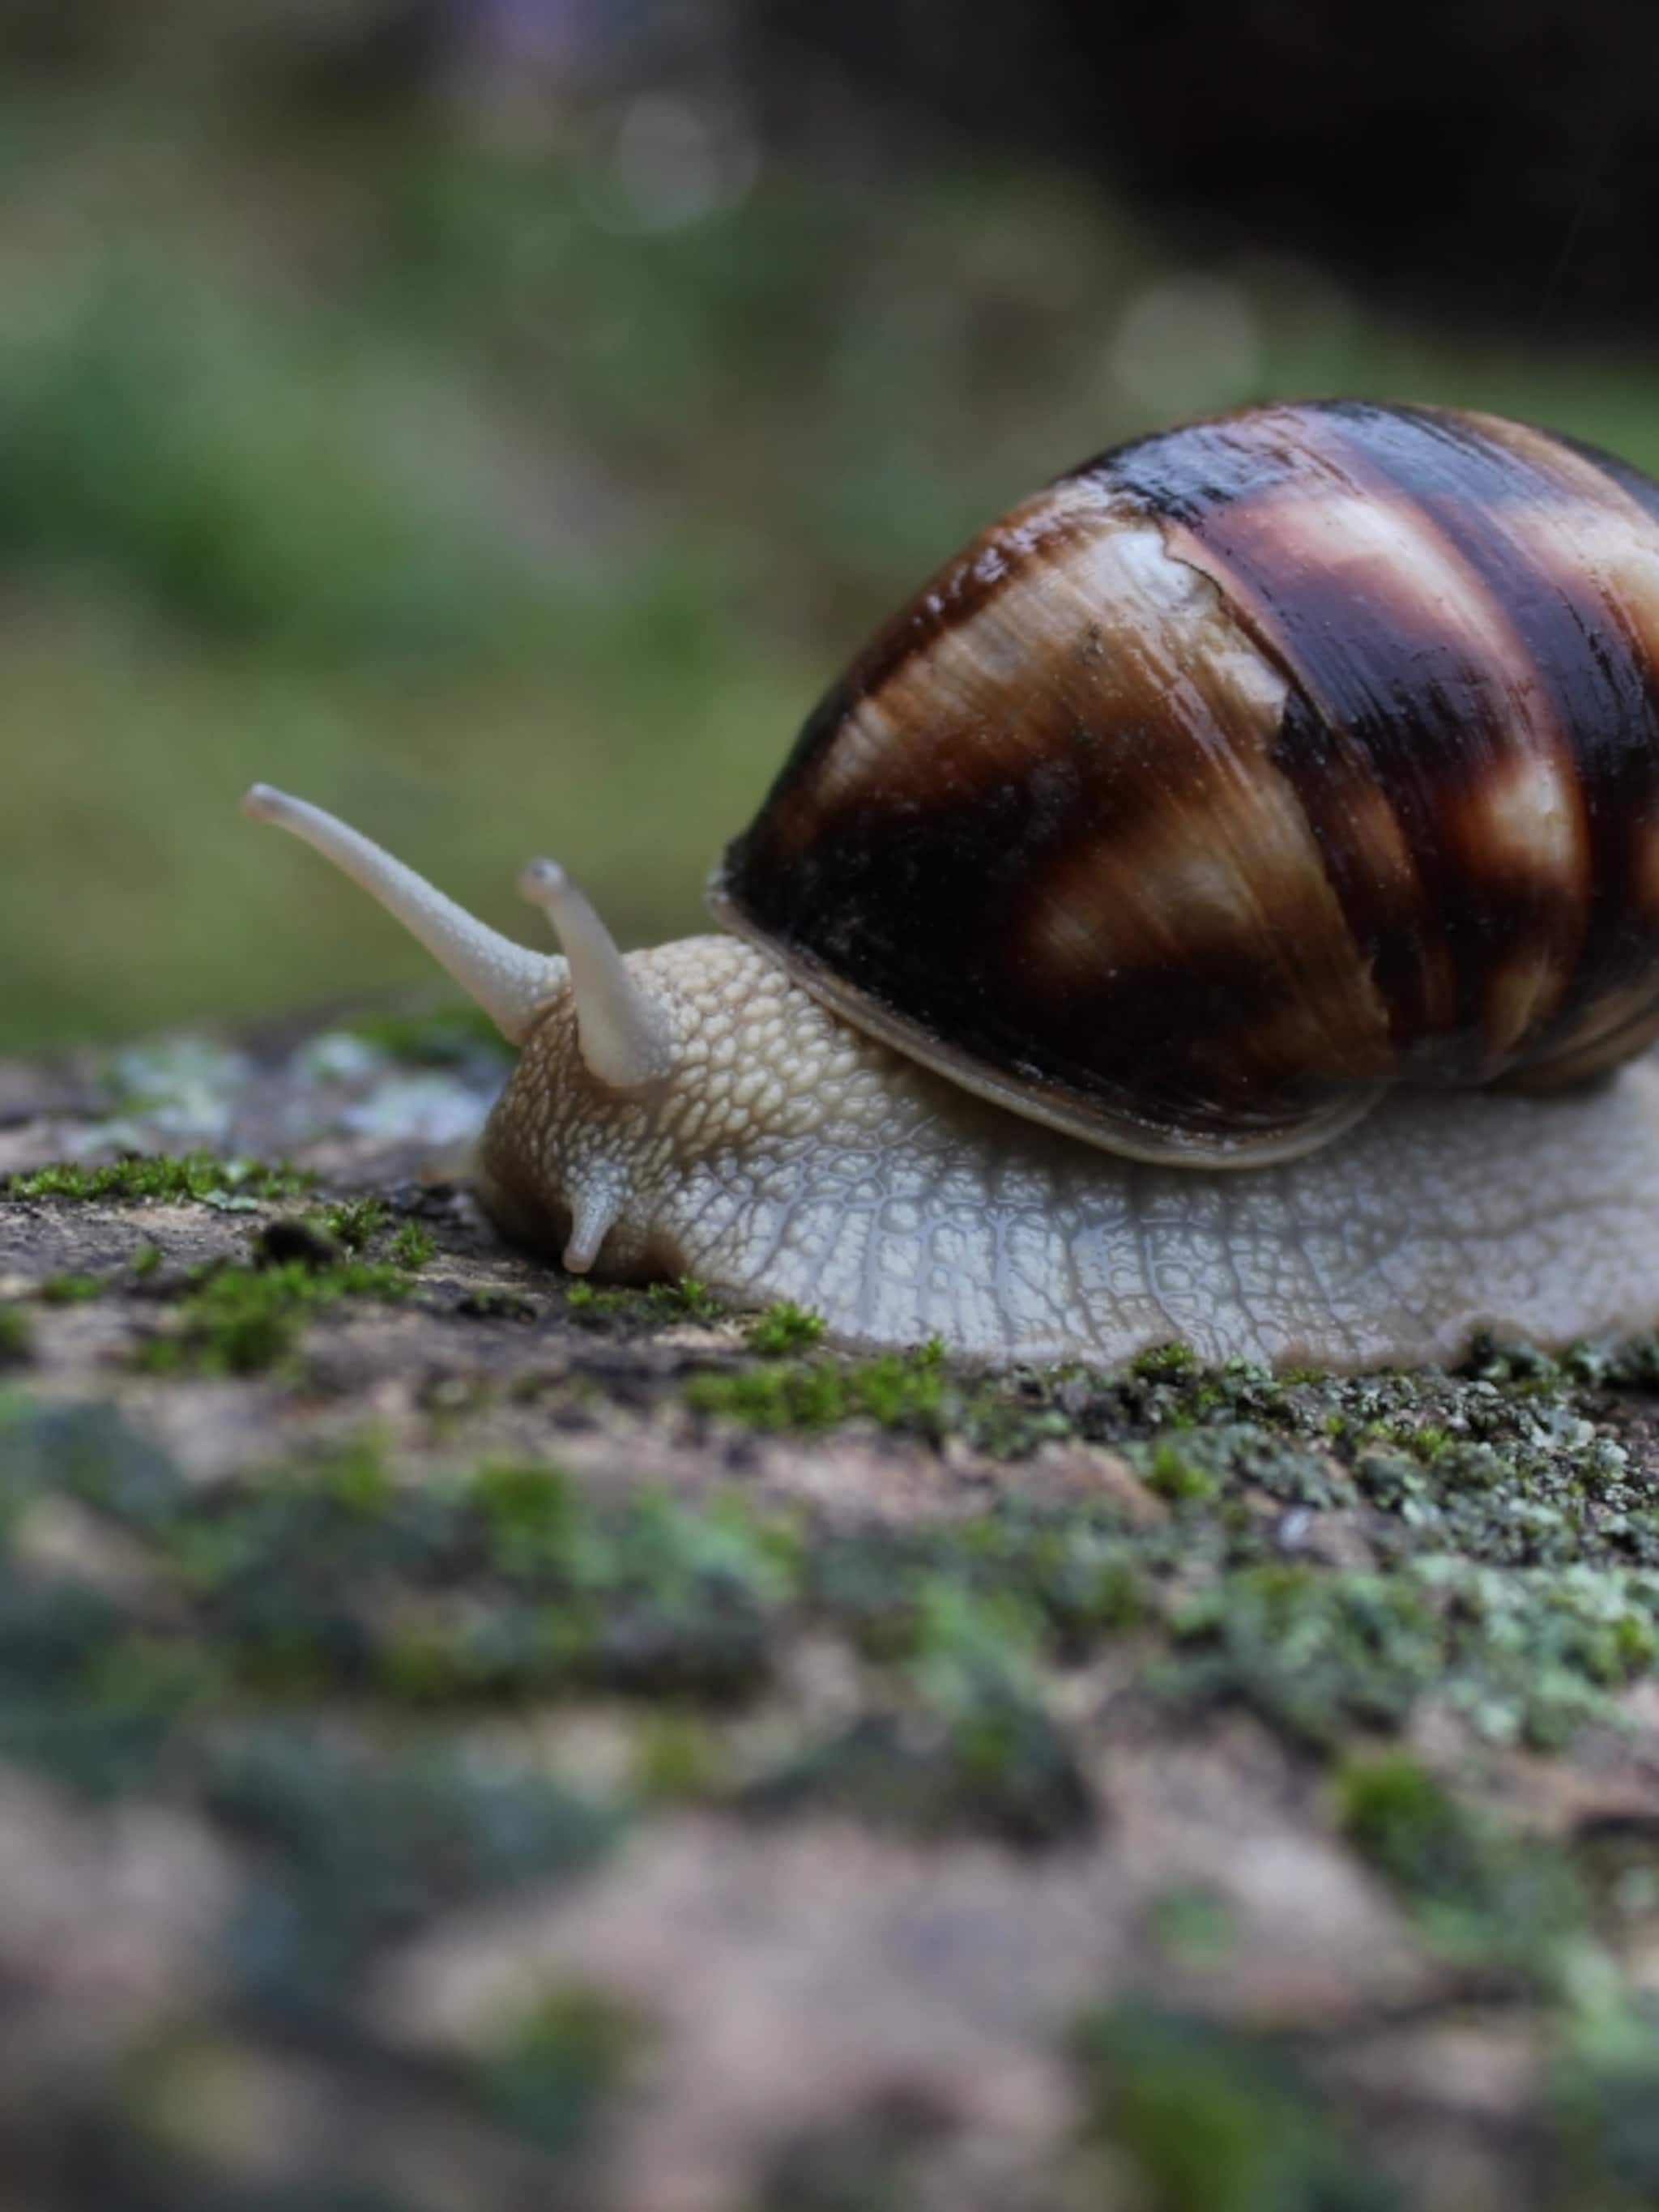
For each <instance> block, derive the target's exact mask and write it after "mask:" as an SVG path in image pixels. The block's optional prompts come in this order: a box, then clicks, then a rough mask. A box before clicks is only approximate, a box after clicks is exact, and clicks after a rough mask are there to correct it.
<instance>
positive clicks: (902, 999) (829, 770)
mask: <svg viewBox="0 0 1659 2212" xmlns="http://www.w3.org/2000/svg"><path fill="white" fill-rule="evenodd" d="M1656 666H1659V490H1656V489H1655V487H1653V486H1652V485H1651V484H1650V483H1647V480H1646V479H1644V478H1641V477H1638V476H1637V475H1636V474H1635V472H1634V471H1629V470H1627V469H1626V468H1625V467H1624V466H1623V465H1621V464H1617V463H1613V462H1609V461H1607V459H1605V457H1601V456H1595V455H1591V454H1589V453H1586V451H1585V450H1584V449H1581V448H1578V447H1573V446H1571V445H1569V444H1567V443H1565V441H1557V440H1554V439H1552V438H1550V437H1548V436H1547V435H1546V434H1544V433H1542V432H1538V431H1534V430H1529V429H1527V428H1523V427H1522V426H1519V425H1514V424H1508V423H1502V422H1496V421H1495V420H1494V418H1491V417H1486V416H1451V415H1446V414H1441V413H1437V412H1431V411H1430V410H1401V409H1383V408H1370V407H1365V406H1364V405H1361V404H1357V403H1328V404H1303V405H1298V406H1285V407H1279V408H1264V409H1257V410H1246V411H1245V412H1244V413H1243V414H1241V415H1238V416H1231V417H1226V418H1222V419H1221V420H1220V421H1219V422H1212V423H1207V424H1198V425H1194V426H1190V427H1188V428H1186V429H1183V430H1176V431H1174V432H1170V433H1166V434H1164V435H1162V436H1161V437H1157V438H1152V439H1149V440H1145V441H1139V443H1137V444H1136V445H1133V446H1131V447H1125V448H1121V449H1120V450H1119V451H1118V452H1117V453H1114V454H1109V455H1107V456H1104V457H1103V459H1101V460H1100V461H1097V462H1095V463H1091V464H1090V465H1087V466H1086V467H1085V468H1084V469H1083V470H1080V471H1076V472H1074V473H1073V475H1072V476H1070V477H1066V478H1062V479H1060V482H1059V483H1056V484H1055V485H1053V486H1051V487H1049V488H1048V490H1047V491H1046V492H1043V493H1041V494H1039V495H1036V498H1034V499H1033V500H1031V501H1026V502H1025V503H1024V505H1023V506H1022V507H1016V508H1015V509H1014V510H1013V511H1012V513H1011V514H1009V515H1008V516H1006V517H1004V518H1003V519H1002V520H1000V522H999V523H997V524H995V525H994V526H992V527H991V529H989V530H988V531H987V532H984V533H983V534H982V536H981V538H979V539H977V540H975V543H974V544H973V545H971V546H969V548H968V549H967V550H966V551H965V552H964V553H963V555H962V556H959V558H958V559H957V561H956V562H952V563H951V564H949V566H947V568H945V570H943V571H941V572H940V574H939V576H938V577H937V578H935V579H934V580H933V582H932V583H931V584H930V585H929V586H927V587H926V588H925V589H924V591H923V592H921V593H919V594H918V595H917V598H916V599H915V600H914V601H913V602H912V603H911V604H910V605H909V606H908V608H907V609H905V610H904V611H902V613H901V615H900V616H899V617H896V620H895V622H894V623H892V624H890V626H889V627H888V629H886V630H885V631H884V632H883V633H882V634H881V635H880V636H879V637H878V639H877V640H876V641H875V642H874V644H873V645H872V647H870V648H869V650H868V651H867V652H866V654H865V655H864V656H863V657H862V658H861V659H860V661H859V662H857V663H855V664H854V668H853V669H852V670H851V671H849V673H848V676H847V678H844V679H843V680H842V684H840V685H838V686H837V687H836V690H834V691H832V692H831V693H830V695H829V697H828V698H827V699H826V701H825V702H823V705H822V706H821V707H820V708H819V709H818V710H817V713H816V714H814V715H813V716H812V718H811V720H809V722H808V724H807V726H806V728H805V731H804V732H802V735H801V738H800V739H799V742H798V744H797V745H796V748H795V750H794V751H793V754H792V755H791V757H790V759H789V761H788V762H787V763H786V766H785V768H784V769H783V771H782V773H781V775H780V777H779V779H778V781H777V783H776V785H775V787H774V790H773V792H772V793H771V794H770V796H769V799H767V801H766V803H765V805H763V808H762V810H761V812H760V814H759V816H758V817H757V820H756V822H755V823H753V824H752V825H751V826H750V829H749V830H747V831H746V832H745V833H744V835H743V836H741V837H740V838H739V839H738V840H737V841H736V842H735V843H734V844H733V846H732V848H731V849H730V851H729V852H728V854H727V855H726V859H725V861H724V862H723V863H722V866H721V868H720V871H719V872H718V873H717V877H716V879H715V884H714V889H713V891H712V894H711V897H712V902H713V904H714V910H715V913H716V915H717V917H718V918H719V919H720V920H721V921H723V922H725V923H726V924H727V926H728V927H730V928H731V929H732V930H734V931H736V932H738V934H737V935H734V936H716V937H699V938H692V939H685V940H684V941H682V942H679V943H677V944H671V945H662V946H659V947H656V948H653V949H648V950H645V951H635V952H632V953H629V954H626V955H623V954H622V953H620V952H618V951H617V948H616V946H615V945H614V944H613V943H612V941H611V938H610V937H609V935H608V933H606V932H605V928H604V927H603V925H602V924H601V923H600V922H599V919H598V917H597V916H596V915H595V914H594V913H593V910H592V908H591V906H589V904H588V903H587V902H586V899H585V898H583V897H582V896H581V894H580V892H578V891H577V890H575V889H574V886H572V885H571V884H569V882H568V879H567V878H565V876H564V875H563V872H562V871H561V870H560V869H558V868H556V866H553V864H552V863H550V862H546V861H538V862H533V863H532V865H531V866H530V867H529V868H528V869H526V872H525V875H524V878H522V881H521V888H522V890H524V892H525V895H526V896H527V897H528V898H530V899H531V900H532V902H534V903H535V904H537V905H538V906H540V907H541V908H543V909H544V911H545V913H546V914H547V915H548V917H549V919H550V921H551V922H552V924H553V926H554V927H555V929H556V933H557V935H558V938H559V940H560V943H561V945H562V948H563V957H550V956H544V955H542V954H538V953H535V952H532V951H527V950H526V949H525V948H523V947H521V946H520V945H514V944H513V943H511V942H509V941H508V940H507V939H503V938H501V937H500V936H498V935H496V934H495V933H494V932H493V931H490V930H489V929H487V928H486V927H484V926H483V924H481V923H479V922H477V921H475V920H474V919H472V918H471V916H469V915H465V913H464V912H463V911H462V910H461V909H460V908H458V907H456V906H454V905H453V903H452V902H450V901H449V900H447V899H446V898H445V897H443V896H442V895H441V893H439V892H437V891H436V890H434V889H432V887H431V886H429V885H428V884H425V883H424V882H423V881H422V879H421V878H419V877H417V876H416V875H415V874H414V873H413V872H411V871H410V870H408V869H406V868H404V866H402V865H401V864H400V863H398V862H397V861H395V860H392V859H391V858H390V857H389V856H388V855H387V854H385V853H383V852H381V851H380V848H378V847H376V846H374V845H373V844H371V843H370V842H368V840H367V839H365V838H363V837H362V836H359V835H358V834H357V833H356V832H355V831H354V830H351V829H348V828H346V827H345V825H344V824H343V823H339V822H337V821H336V820H334V819H333V817H330V816H328V815H326V814H324V813H322V812H321V811H319V810H318V809H316V808H313V807H311V806H308V805H305V804H304V803H303V802H301V801H300V800H297V799H289V798H286V797H285V796H283V794H281V793H276V792H274V791H271V790H270V789H269V788H268V787H264V786H256V787H254V789H253V790H252V792H250V793H249V794H248V796H247V799H246V801H245V805H246V811H248V812H250V813H251V814H252V815H254V816H255V817H258V818H259V819H262V820H266V821H271V822H275V823H278V824H279V825H280V826H282V827H283V828H285V829H289V830H291V831H293V832H294V833H295V834H296V835H297V836H301V837H302V838H304V839H305V840H306V841H307V842H308V843H310V844H312V845H313V846H314V847H315V848H317V849H318V850H319V852H321V853H323V854H325V855H326V856H327V857H328V858H329V859H330V860H332V861H334V862H335V864H336V865H337V866H340V867H341V868H343V870H344V871H345V872H347V873H348V874H349V875H351V876H352V877H353V878H355V879H356V881H358V882H359V883H360V884H362V885H363V887H364V888H365V889H366V890H368V891H369V892H370V893H371V894H372V895H373V896H375V897H376V898H378V899H379V900H380V902H381V903H382V904H384V905H385V906H386V907H387V908H389V909H390V910H391V911H392V913H393V914H394V915H396V916H397V917H398V919H399V920H400V921H403V922H404V924H405V926H406V927H409V928H410V930H412V931H413V933H415V935H416V936H417V937H418V938H419V939H421V940H422V943H423V944H425V945H427V947H428V950H429V951H432V952H433V953H434V954H435V957H437V958H438V959H439V960H440V961H441V962H442V963H443V964H444V965H445V966H446V967H447V969H449V971H450V973H451V974H452V975H453V976H454V977H455V979H456V980H457V981H459V983H460V984H461V985H462V987H464V988H465V989H466V990H468V991H469V992H470V993H471V995H472V996H473V997H474V998H475V999H476V1000H477V1001H478V1002H479V1003H480V1004H481V1005H482V1006H484V1007H485V1008H486V1009H487V1011H488V1012H489V1013H490V1015H491V1016H492V1017H493V1018H494V1019H495V1021H496V1023H497V1024H498V1025H499V1026H500V1028H501V1030H502V1031H503V1033H504V1034H505V1035H506V1036H507V1037H508V1038H509V1039H511V1040H512V1041H513V1042H514V1043H516V1044H517V1045H518V1046H519V1047H520V1059H519V1062H518V1065H517V1066H516V1068H515V1070H514V1072H513V1075H512V1076H511V1078H510V1079H509V1080H508V1082H507V1086H506V1089H505V1091H503V1093H502V1096H501V1099H500V1100H499V1101H498V1103H496V1105H495V1109H494V1110H493V1111H492V1113H491V1115H490V1116H489V1121H488V1124H487V1126H486V1127H485V1129H484V1132H483V1137H482V1139H481V1143H480V1147H479V1155H478V1189H479V1194H480V1196H481V1198H482V1200H483V1203H484V1205H485V1206H486V1208H487V1209H488V1211H489V1212H490V1214H491V1215H492V1216H493V1218H495V1220H496V1222H497V1223H498V1224H499V1225H500V1226H501V1228H502V1229H503V1231H505V1232H506V1233H507V1235H509V1236H510V1237H513V1238H514V1239H516V1240H518V1241H520V1242H522V1243H526V1244H529V1245H531V1246H533V1247H534V1248H536V1249H541V1250H545V1251H548V1252H550V1253H553V1254H556V1255H560V1256H561V1257H562V1260H563V1262H564V1265H565V1266H566V1267H568V1268H570V1269H572V1270H574V1271H575V1272H578V1273H586V1272H587V1271H588V1270H590V1269H591V1270H592V1271H593V1272H594V1273H595V1274H597V1275H599V1276H601V1277H603V1278H605V1279H611V1280H619V1281H624V1282H628V1281H641V1280H646V1279H652V1278H654V1277H659V1276H665V1275H675V1274H681V1273H689V1274H695V1275H696V1276H697V1277H698V1278H699V1279H701V1280H702V1281H703V1282H704V1283H706V1284H707V1285H708V1287H709V1289H710V1290H711V1291H714V1293H715V1294H716V1295H718V1296H719V1297H722V1298H723V1299H726V1300H727V1301H729V1302H730V1303H731V1304H732V1305H734V1306H738V1307H744V1306H758V1305H763V1304H769V1303H770V1302H771V1301H773V1300H775V1299H779V1298H789V1299H793V1300H794V1301H796V1302H797V1303H799V1304H802V1305H804V1306H807V1307H810V1308H811V1309H813V1310H816V1311H817V1312H819V1313H821V1314H822V1315H823V1317H824V1319H825V1321H826V1322H827V1325H828V1328H829V1334H830V1336H831V1338H832V1339H833V1340H835V1341H836V1342H839V1343H842V1344H844V1345H848V1346H903V1345H911V1344H916V1343H919V1342H921V1341H923V1340H927V1339H928V1338H930V1337H933V1336H937V1337H939V1339H941V1340H942V1341H943V1342H944V1344H945V1347H946V1349H947V1350H948V1351H949V1352H951V1353H953V1354H955V1355H958V1356H961V1357H963V1358H970V1359H975V1360H983V1361H987V1362H996V1363H1002V1362H1013V1361H1055V1360H1085V1361H1089V1362H1094V1363H1100V1362H1109V1361H1113V1360H1116V1359H1120V1358H1125V1357H1127V1356H1129V1355H1131V1354H1133V1353H1134V1352H1138V1351H1140V1350H1143V1349H1146V1348H1147V1347H1149V1346H1153V1345H1157V1344H1160V1343H1165V1342H1169V1341H1170V1340H1182V1341H1184V1342H1186V1343H1188V1344H1189V1345H1190V1346H1192V1347H1193V1348H1194V1351H1195V1352H1197V1353H1198V1354H1199V1355H1200V1357H1201V1358H1206V1359H1212V1360H1219V1359H1225V1358H1233V1357H1243V1358H1250V1359H1255V1360H1260V1361H1262V1362H1265V1363H1268V1364H1276V1365H1280V1366H1284V1365H1291V1364H1316V1365H1319V1366H1324V1367H1329V1368H1333V1369H1358V1368H1365V1367H1371V1366H1378V1365H1384V1364H1396V1363H1399V1364H1417V1363H1420V1362H1423V1361H1425V1360H1431V1359H1443V1358H1450V1357H1453V1356H1455V1354H1456V1353H1458V1352H1460V1351H1461V1350H1462V1348H1463V1347H1464V1346H1466V1345H1467V1343H1468V1340H1469V1339H1470V1337H1471V1336H1472V1334H1474V1332H1475V1331H1476V1330H1477V1329H1479V1328H1485V1327H1491V1328H1498V1329H1501V1330H1513V1331H1516V1332H1518V1333H1520V1334H1524V1335H1526V1336H1527V1337H1528V1338H1530V1339H1532V1340H1534V1341H1537V1342H1541V1343H1559V1342H1561V1341H1564V1340H1567V1339H1570V1338H1572V1337H1575V1336H1579V1335H1591V1334H1601V1333H1604V1332H1608V1331H1613V1330H1618V1329H1621V1328H1644V1327H1650V1326H1652V1325H1654V1324H1655V1322H1659V1074H1656V1071H1655V1069H1654V1067H1653V1066H1652V1065H1651V1064H1650V1063H1644V1062H1641V1061H1639V1060H1638V1061H1636V1064H1632V1065H1629V1066H1624V1065H1622V1064H1623V1063H1625V1062H1626V1061H1632V1060H1636V1055H1638V1054H1639V1053H1641V1052H1642V1051H1644V1049H1645V1048H1646V1046H1647V1045H1648V1043H1649V1042H1650V1041H1651V1039H1652V1037H1653V1036H1654V1034H1655V1032H1656V1029H1659V681H1656V678H1655V676H1654V669H1655V667H1656ZM1614 1069H1619V1070H1620V1072H1618V1073H1612V1072H1611V1071H1613V1070H1614ZM1494 1085H1497V1086H1507V1087H1493V1086H1494ZM1534 1093H1536V1094H1538V1095H1530V1094H1534Z"/></svg>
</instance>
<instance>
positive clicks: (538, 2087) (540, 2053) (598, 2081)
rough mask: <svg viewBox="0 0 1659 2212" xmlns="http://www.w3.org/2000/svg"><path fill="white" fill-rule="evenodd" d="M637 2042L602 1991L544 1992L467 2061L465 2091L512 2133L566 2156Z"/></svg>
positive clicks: (637, 2030) (578, 2145)
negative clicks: (468, 2087)
mask: <svg viewBox="0 0 1659 2212" xmlns="http://www.w3.org/2000/svg"><path fill="white" fill-rule="evenodd" d="M644 2041H645V2031H644V2027H643V2024H642V2023H641V2021H639V2020H637V2019H636V2018H635V2015H633V2014H631V2013H629V2012H628V2011H626V2010H624V2009H623V2007H621V2006H620V2005H618V2004H617V2002H615V2000H614V1999H613V1998H611V1997H609V1996H605V1994H604V1992H603V1991H601V1990H591V1989H586V1988H584V1987H582V1986H581V1985H580V1984H568V1985H566V1986H564V1987H562V1988H556V1989H552V1990H547V1991H545V1992H544V1994H543V1995H542V1996H539V1997H538V1999H537V2000H536V2002H535V2003H534V2004H533V2005H532V2006H531V2007H530V2008H528V2009H527V2010H526V2011H525V2012H523V2013H521V2014H520V2015H519V2016H518V2018H517V2019H515V2020H514V2021H512V2022H511V2023H510V2024H509V2025H508V2026H507V2028H506V2029H505V2030H504V2031H503V2032H502V2033H500V2034H499V2035H498V2036H497V2037H496V2038H495V2039H494V2040H493V2041H492V2042H491V2044H490V2045H489V2047H488V2048H487V2049H486V2050H485V2051H483V2052H482V2053H481V2054H480V2055H479V2057H477V2058H476V2059H475V2060H474V2061H473V2063H472V2065H471V2084H472V2088H473V2092H474V2093H475V2095H476V2096H477V2098H478V2100H479V2101H480V2102H481V2103H482V2104H483V2106H485V2107H486V2108H487V2109H488V2110H489V2112H492V2113H494V2114H495V2117H496V2118H498V2119H501V2120H504V2121H505V2122H506V2123H507V2124H508V2126H510V2127H512V2128H513V2129H515V2130H517V2131H518V2132H519V2133H520V2134H522V2135H525V2136H529V2137H530V2138H531V2139H532V2141H534V2142H537V2143H538V2144H539V2145H541V2146H542V2148H544V2149H547V2150H552V2151H556V2152H560V2153H562V2154H567V2155H568V2154H570V2153H572V2152H575V2151H579V2150H582V2149H585V2148H586V2147H587V2146H588V2144H589V2143H590V2142H592V2137H593V2135H594V2133H595V2130H596V2128H597V2126H598V2124H599V2117H600V2114H601V2112H602V2111H603V2108H604V2106H605V2103H606V2101H607V2100H609V2099H610V2098H611V2096H612V2095H614V2093H616V2091H617V2088H618V2087H619V2086H620V2085H621V2082H622V2081H623V2076H624V2075H625V2074H626V2072H627V2070H628V2068H629V2065H630V2063H632V2062H633V2060H634V2059H635V2057H636V2056H637V2054H638V2052H639V2051H640V2048H641V2045H642V2044H643V2042H644Z"/></svg>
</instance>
